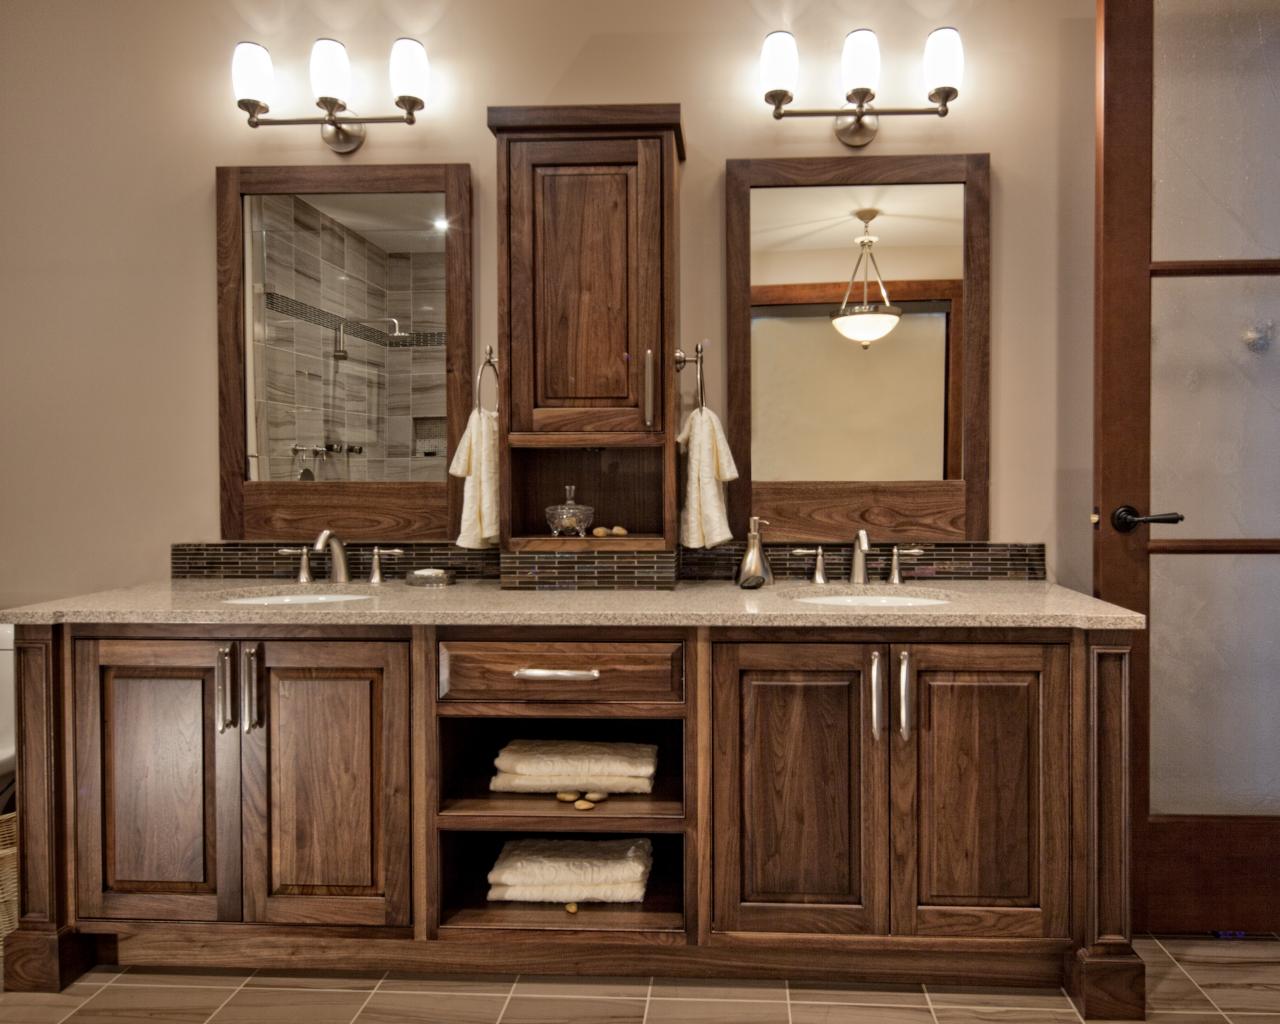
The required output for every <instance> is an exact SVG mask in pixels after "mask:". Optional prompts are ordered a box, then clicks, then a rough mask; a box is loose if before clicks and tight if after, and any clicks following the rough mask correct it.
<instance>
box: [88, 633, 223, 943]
mask: <svg viewBox="0 0 1280 1024" xmlns="http://www.w3.org/2000/svg"><path fill="white" fill-rule="evenodd" d="M233 653H234V645H233V644H229V643H228V644H218V643H215V642H212V641H116V640H104V641H80V642H78V643H77V644H76V652H75V659H76V667H75V686H76V706H75V722H76V776H77V790H78V827H77V830H76V858H77V868H78V871H77V877H78V894H77V899H78V908H77V909H78V913H79V914H80V916H82V917H105V918H150V919H158V920H186V921H214V920H235V919H237V918H238V917H239V902H240V890H239V869H240V864H239V861H240V856H239V853H240V850H239V836H240V830H239V827H238V826H239V821H238V811H239V808H238V793H237V791H238V789H239V779H240V775H239V741H238V734H237V732H236V728H235V723H234V722H232V723H229V724H228V725H227V726H224V728H223V729H222V731H219V729H218V717H219V714H220V712H221V709H220V708H219V703H220V702H221V701H223V700H224V699H225V700H226V702H227V704H230V703H231V701H232V700H233V698H234V696H235V694H234V685H235V679H234V672H233V665H234V658H233Z"/></svg>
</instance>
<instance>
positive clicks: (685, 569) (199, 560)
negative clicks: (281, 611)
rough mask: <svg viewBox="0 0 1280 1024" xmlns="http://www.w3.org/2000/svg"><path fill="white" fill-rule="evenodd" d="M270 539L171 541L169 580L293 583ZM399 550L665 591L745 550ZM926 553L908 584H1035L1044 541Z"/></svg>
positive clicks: (571, 580) (411, 556) (324, 565)
mask: <svg viewBox="0 0 1280 1024" xmlns="http://www.w3.org/2000/svg"><path fill="white" fill-rule="evenodd" d="M281 546H282V545H281V544H280V543H279V542H275V541H226V542H223V543H216V542H215V543H206V544H175V545H173V547H172V551H171V555H170V564H171V570H172V576H173V578H174V579H217V578H226V579H292V578H293V577H294V576H295V575H296V574H297V571H298V559H297V557H296V556H294V555H281V554H278V553H277V549H278V548H280V547H281ZM383 546H384V547H402V548H404V549H405V554H404V556H403V557H400V558H396V559H388V560H387V561H386V562H385V563H384V570H385V571H386V572H387V574H388V575H389V576H391V577H393V578H394V577H396V576H402V575H404V574H405V573H407V572H409V571H410V570H412V569H424V568H428V567H432V568H439V569H451V570H453V572H454V573H455V574H456V575H457V578H458V579H471V580H501V582H502V586H503V588H505V589H513V590H625V589H643V590H670V589H671V588H672V587H674V586H675V584H676V581H677V580H732V579H733V577H734V573H735V572H736V571H737V568H738V562H739V560H740V559H741V558H742V552H743V549H744V548H745V546H746V545H745V544H744V543H743V542H731V543H729V544H723V545H721V546H720V547H718V548H712V549H711V550H694V549H691V548H681V549H680V551H679V552H678V553H673V552H657V553H649V552H643V553H640V552H600V553H591V554H574V553H565V552H555V553H542V552H540V553H537V554H533V553H527V552H525V553H507V554H501V555H500V554H499V553H498V551H497V550H496V549H490V550H487V551H468V550H466V549H464V548H459V547H455V546H454V545H453V544H448V543H440V542H434V543H405V544H393V543H390V542H388V543H386V544H384V545H383ZM916 546H917V547H921V548H923V549H924V554H922V555H918V556H914V557H913V556H906V557H904V558H903V559H902V575H903V578H904V579H908V580H913V579H914V580H984V579H997V580H1043V579H1045V548H1044V545H1043V544H992V543H985V542H981V541H963V542H961V541H956V542H948V543H932V544H930V543H923V544H918V545H916ZM372 547H373V546H372V545H371V544H352V545H350V546H349V547H348V548H347V561H348V563H349V565H350V568H351V577H352V579H359V578H361V577H362V576H365V577H367V576H368V574H369V561H370V552H371V551H372ZM765 548H766V550H767V551H768V554H769V563H770V565H771V566H772V567H773V572H774V575H775V576H776V577H777V578H779V579H787V580H802V579H808V578H809V576H810V575H811V574H812V573H813V556H812V555H795V554H792V552H793V550H794V546H793V545H790V544H767V545H765ZM892 550H893V545H891V544H874V545H872V550H871V553H870V554H868V555H867V574H868V576H869V577H870V578H872V579H885V578H887V577H888V575H889V560H890V557H891V553H892ZM823 551H824V555H825V558H826V563H827V576H828V578H829V579H831V580H833V581H842V580H847V579H848V578H849V563H850V547H849V545H848V544H841V545H838V546H833V547H824V549H823ZM311 565H312V571H313V572H314V573H315V576H316V578H317V579H325V578H326V577H327V576H328V572H329V565H328V556H327V555H325V554H315V555H312V562H311Z"/></svg>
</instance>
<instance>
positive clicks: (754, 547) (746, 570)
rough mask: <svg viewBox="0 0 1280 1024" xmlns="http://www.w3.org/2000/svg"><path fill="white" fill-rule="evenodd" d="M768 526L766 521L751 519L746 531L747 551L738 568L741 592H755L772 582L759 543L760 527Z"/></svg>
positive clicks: (771, 576)
mask: <svg viewBox="0 0 1280 1024" xmlns="http://www.w3.org/2000/svg"><path fill="white" fill-rule="evenodd" d="M768 525H769V521H768V520H767V519H761V518H760V517H759V516H752V517H751V523H750V526H749V528H748V530H747V550H746V551H745V552H743V554H742V562H741V564H740V565H739V566H738V586H740V587H741V588H742V589H743V590H755V589H757V588H759V587H763V586H766V585H767V584H770V583H772V582H773V570H772V569H770V568H769V558H768V556H767V555H765V553H764V545H763V544H762V543H761V542H760V527H762V526H768Z"/></svg>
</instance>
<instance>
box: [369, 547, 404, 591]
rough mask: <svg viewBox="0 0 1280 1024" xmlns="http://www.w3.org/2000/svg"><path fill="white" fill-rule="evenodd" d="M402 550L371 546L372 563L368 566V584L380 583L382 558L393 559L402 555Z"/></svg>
mask: <svg viewBox="0 0 1280 1024" xmlns="http://www.w3.org/2000/svg"><path fill="white" fill-rule="evenodd" d="M403 554H404V548H380V547H378V546H377V545H376V544H375V545H374V546H373V563H372V564H371V565H370V566H369V582H370V583H381V582H382V556H383V555H388V556H390V557H392V558H395V557H396V556H397V555H403Z"/></svg>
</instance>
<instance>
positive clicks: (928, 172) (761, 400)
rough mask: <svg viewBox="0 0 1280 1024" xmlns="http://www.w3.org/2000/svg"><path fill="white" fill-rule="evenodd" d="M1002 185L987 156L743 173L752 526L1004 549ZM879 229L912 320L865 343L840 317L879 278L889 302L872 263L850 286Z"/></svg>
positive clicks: (872, 293)
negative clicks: (995, 271) (993, 198)
mask: <svg viewBox="0 0 1280 1024" xmlns="http://www.w3.org/2000/svg"><path fill="white" fill-rule="evenodd" d="M989 174H990V171H989V159H988V157H987V155H986V154H968V155H964V154H961V155H946V156H910V157H831V158H829V157H815V158H798V159H779V160H730V161H728V163H727V164H726V184H725V192H726V196H725V213H726V225H725V227H726V232H725V235H726V249H727V255H728V267H727V304H728V308H727V325H728V373H729V387H728V403H727V423H726V430H727V433H728V437H729V443H730V445H731V447H732V448H733V452H734V457H735V459H736V461H737V464H738V470H739V474H740V477H739V480H738V481H736V482H735V483H733V484H731V485H730V487H729V511H730V516H731V522H732V525H733V528H734V531H735V532H742V531H745V529H746V526H747V518H748V516H750V515H758V516H760V517H761V518H763V519H766V520H768V521H769V523H770V527H769V529H768V531H767V534H766V536H767V537H768V539H769V540H772V541H783V542H801V543H824V542H825V543H848V542H849V541H850V540H851V539H852V538H853V536H854V534H855V533H856V532H857V530H859V529H866V530H867V532H868V533H869V534H870V536H871V538H872V540H873V541H906V540H912V541H915V540H930V541H945V540H985V539H987V536H988V529H989V521H988V478H989V448H990V411H989V391H990V384H989V379H988V378H989V364H990V358H989V332H990V308H989V307H990V280H989V269H990V198H989V196H990V185H989ZM860 213H861V214H862V215H863V216H862V218H860V217H859V214H860ZM867 221H869V223H866V222H867ZM864 223H866V226H865V227H864ZM865 234H869V235H871V236H872V238H873V241H872V243H871V245H870V246H869V248H870V250H871V252H872V253H873V254H874V255H875V258H876V266H877V268H878V273H879V274H880V275H881V277H882V280H883V284H884V290H885V292H887V295H888V302H889V303H891V304H892V305H893V306H894V307H895V308H897V309H899V310H900V311H901V315H900V316H899V317H898V319H897V320H896V323H895V326H894V327H893V328H892V329H891V330H890V331H889V333H888V334H886V335H884V336H883V337H881V338H879V339H877V340H874V341H871V342H870V343H869V344H868V345H865V346H864V345H862V344H860V343H859V342H858V341H855V340H851V339H850V338H848V337H846V336H844V335H842V334H841V333H840V332H838V331H837V330H836V328H835V326H834V325H833V320H832V315H831V314H832V313H833V312H834V311H835V310H837V309H839V308H840V307H841V306H842V303H843V302H844V300H845V296H846V294H848V296H849V297H848V303H849V304H850V305H854V304H858V303H861V302H862V301H863V287H864V281H865V282H866V285H867V286H868V293H867V294H868V295H869V304H872V305H876V304H882V303H883V297H882V295H881V291H880V282H879V281H877V277H876V273H877V271H876V270H873V271H872V272H871V273H870V274H865V269H866V268H867V267H868V265H869V261H867V260H864V262H863V265H862V267H863V269H859V270H858V272H857V280H856V283H853V284H851V282H850V278H851V274H852V272H853V270H854V267H855V263H856V262H857V260H858V257H859V254H860V252H862V251H863V250H864V249H866V248H868V246H867V245H866V244H865V243H863V244H860V243H859V241H858V239H859V238H860V237H861V236H863V235H865Z"/></svg>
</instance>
